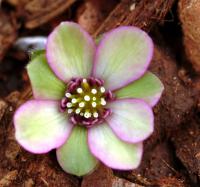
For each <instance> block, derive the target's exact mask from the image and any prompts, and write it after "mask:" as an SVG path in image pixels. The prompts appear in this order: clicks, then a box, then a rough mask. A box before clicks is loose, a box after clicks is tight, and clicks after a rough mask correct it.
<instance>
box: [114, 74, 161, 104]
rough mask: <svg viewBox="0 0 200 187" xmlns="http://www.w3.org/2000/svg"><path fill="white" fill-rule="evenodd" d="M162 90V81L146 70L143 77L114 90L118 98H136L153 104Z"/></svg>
mask: <svg viewBox="0 0 200 187" xmlns="http://www.w3.org/2000/svg"><path fill="white" fill-rule="evenodd" d="M163 90H164V86H163V84H162V82H161V81H160V80H159V79H158V77H156V76H155V75H154V74H153V73H150V72H147V73H146V74H145V75H144V76H143V77H141V78H140V79H138V80H136V81H134V82H133V83H131V84H129V85H128V86H125V87H124V88H122V89H120V90H117V91H116V93H115V94H116V96H117V97H118V98H138V99H142V100H144V101H145V102H147V103H148V104H149V105H150V106H154V105H155V104H156V103H157V102H158V100H159V99H160V96H161V94H162V92H163Z"/></svg>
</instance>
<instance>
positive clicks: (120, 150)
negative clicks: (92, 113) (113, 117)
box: [88, 124, 143, 170]
mask: <svg viewBox="0 0 200 187" xmlns="http://www.w3.org/2000/svg"><path fill="white" fill-rule="evenodd" d="M88 142H89V148H90V150H91V152H92V154H93V155H94V156H96V157H97V158H98V159H99V160H101V161H102V162H103V163H104V164H105V165H107V166H108V167H111V168H113V169H120V170H131V169H135V168H137V167H138V166H139V164H140V161H141V158H142V151H143V146H142V143H141V142H140V143H137V144H129V143H126V142H123V141H121V140H120V139H119V138H118V137H117V136H116V135H115V134H114V133H113V132H112V130H111V129H110V127H109V126H108V125H107V124H101V125H98V126H95V127H93V128H90V129H89V130H88Z"/></svg>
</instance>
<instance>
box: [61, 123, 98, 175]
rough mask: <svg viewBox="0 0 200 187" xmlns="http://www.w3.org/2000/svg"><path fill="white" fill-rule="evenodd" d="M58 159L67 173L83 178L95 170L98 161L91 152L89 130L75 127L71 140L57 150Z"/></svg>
mask: <svg viewBox="0 0 200 187" xmlns="http://www.w3.org/2000/svg"><path fill="white" fill-rule="evenodd" d="M57 159H58V162H59V164H60V165H61V167H62V168H63V170H65V171H66V172H67V173H70V174H73V175H77V176H83V175H86V174H88V173H90V172H91V171H93V170H94V169H95V167H96V166H97V163H98V161H97V160H96V158H95V157H94V156H92V154H91V153H90V151H89V148H88V144H87V130H86V128H84V127H80V126H76V127H74V129H73V131H72V133H71V135H70V137H69V139H68V140H67V141H66V142H65V144H64V145H63V146H62V147H60V148H59V149H57Z"/></svg>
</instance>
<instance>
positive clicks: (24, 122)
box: [14, 100, 73, 153]
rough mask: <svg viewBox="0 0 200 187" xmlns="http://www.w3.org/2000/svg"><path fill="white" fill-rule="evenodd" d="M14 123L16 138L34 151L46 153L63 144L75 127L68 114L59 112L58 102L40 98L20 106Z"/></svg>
mask: <svg viewBox="0 0 200 187" xmlns="http://www.w3.org/2000/svg"><path fill="white" fill-rule="evenodd" d="M14 125H15V137H16V140H17V141H18V142H19V144H21V145H22V146H23V147H24V148H25V149H26V150H28V151H30V152H33V153H46V152H48V151H50V150H52V149H54V148H57V147H59V146H61V145H62V144H63V143H64V142H65V141H66V139H67V137H68V136H69V134H70V132H71V129H72V127H73V126H72V124H70V123H69V122H68V121H67V115H66V114H65V113H60V112H59V103H58V102H55V101H39V100H31V101H28V102H26V103H25V104H23V105H22V106H20V108H18V109H17V111H16V113H15V115H14Z"/></svg>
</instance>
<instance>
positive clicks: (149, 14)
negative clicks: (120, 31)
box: [94, 0, 175, 37]
mask: <svg viewBox="0 0 200 187" xmlns="http://www.w3.org/2000/svg"><path fill="white" fill-rule="evenodd" d="M174 2H175V0H155V1H149V0H142V1H131V0H122V2H121V3H119V4H118V5H117V6H116V8H115V9H114V10H113V11H112V12H111V13H110V15H109V16H108V17H107V19H106V20H105V21H104V22H103V23H102V24H101V26H100V27H99V28H98V29H97V31H96V32H95V34H94V36H95V37H96V36H98V35H99V34H102V33H103V32H106V31H108V30H110V29H113V28H115V27H117V26H122V25H134V26H137V27H139V28H141V29H143V30H146V31H150V30H151V28H152V27H153V26H154V25H155V24H156V23H159V22H161V21H163V19H164V17H165V16H166V14H167V13H168V11H169V10H170V9H171V7H172V5H173V3H174ZM133 7H134V8H133Z"/></svg>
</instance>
